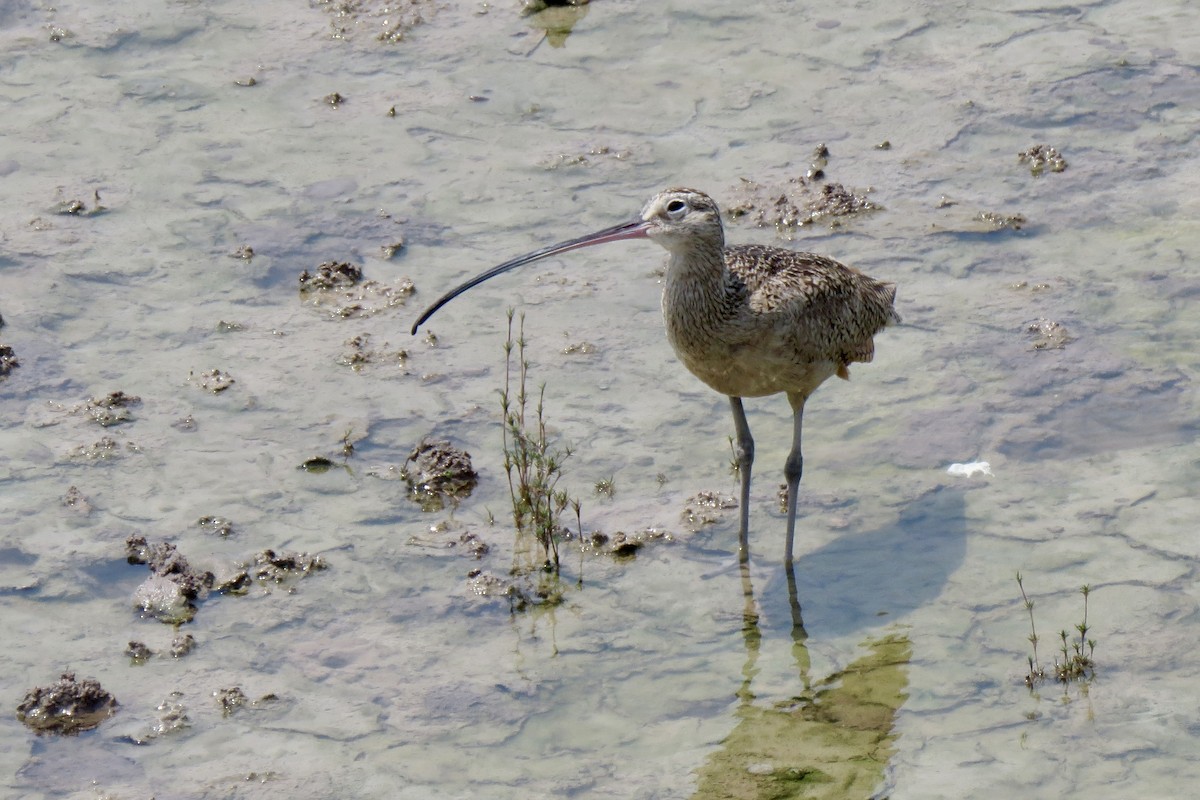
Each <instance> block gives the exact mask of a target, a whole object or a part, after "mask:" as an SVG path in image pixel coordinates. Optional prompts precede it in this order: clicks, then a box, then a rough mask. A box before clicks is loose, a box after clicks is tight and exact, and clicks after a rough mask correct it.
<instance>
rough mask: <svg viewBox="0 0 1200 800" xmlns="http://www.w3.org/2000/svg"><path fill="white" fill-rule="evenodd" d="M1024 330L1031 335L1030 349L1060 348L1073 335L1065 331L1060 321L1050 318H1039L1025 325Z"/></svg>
mask: <svg viewBox="0 0 1200 800" xmlns="http://www.w3.org/2000/svg"><path fill="white" fill-rule="evenodd" d="M1025 332H1026V333H1028V334H1030V335H1031V336H1032V340H1031V341H1030V344H1029V349H1030V350H1062V349H1063V348H1064V347H1066V346H1067V345H1068V344H1070V343H1071V342H1072V341H1073V340H1074V338H1075V337H1073V336H1071V335H1070V334H1069V333H1068V332H1067V328H1066V326H1065V325H1063V324H1062V323H1061V322H1055V321H1054V320H1050V319H1039V320H1035V321H1034V322H1031V323H1029V324H1028V325H1026V326H1025Z"/></svg>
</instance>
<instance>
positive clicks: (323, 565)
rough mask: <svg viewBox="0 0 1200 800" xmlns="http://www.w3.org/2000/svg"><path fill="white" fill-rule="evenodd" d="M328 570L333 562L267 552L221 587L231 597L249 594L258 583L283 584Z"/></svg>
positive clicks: (240, 569) (308, 556) (292, 554)
mask: <svg viewBox="0 0 1200 800" xmlns="http://www.w3.org/2000/svg"><path fill="white" fill-rule="evenodd" d="M328 568H329V562H327V561H326V560H325V559H324V558H323V557H321V556H314V555H310V554H308V553H296V552H290V551H286V550H285V551H282V552H279V553H276V552H275V551H274V550H263V551H262V552H260V553H256V554H255V555H254V558H252V559H251V560H250V561H247V562H243V563H242V564H240V565H239V566H238V570H237V571H236V572H235V573H234V574H233V576H232V577H230V578H228V579H226V580H224V581H221V583H220V584H219V585H218V588H219V589H220V590H221V591H222V592H227V593H229V594H245V593H246V592H247V591H249V589H250V586H252V585H253V584H255V583H259V584H268V583H271V584H282V583H286V582H288V581H291V580H292V579H295V578H303V577H306V576H308V575H311V574H312V573H314V572H320V571H321V570H324V569H328Z"/></svg>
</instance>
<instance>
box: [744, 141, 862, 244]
mask: <svg viewBox="0 0 1200 800" xmlns="http://www.w3.org/2000/svg"><path fill="white" fill-rule="evenodd" d="M828 160H829V150H828V149H827V148H826V147H825V145H819V146H818V147H817V149H816V150H814V151H813V157H812V163H811V164H810V165H809V167H808V169H807V170H806V171H805V174H804V175H797V176H795V177H793V178H788V179H786V180H785V181H783V182H782V183H777V182H776V183H767V184H764V183H758V182H757V181H753V180H750V179H749V178H742V179H741V183H740V185H739V186H738V187H737V188H736V189H735V190H734V197H735V199H734V201H733V202H732V203H729V204H728V205H726V207H725V213H726V216H727V217H728V218H729V219H731V220H742V219H744V220H747V221H749V222H750V223H751V224H753V225H755V226H756V227H759V228H765V227H773V228H775V231H776V233H777V234H778V235H779V236H780V237H782V238H784V239H789V240H790V239H791V238H793V236H794V235H795V233H796V230H797V229H798V228H801V227H804V226H806V225H814V224H816V223H822V224H826V225H828V226H829V227H831V228H836V227H838V226H840V225H841V224H843V222H844V221H845V219H846V218H848V217H853V216H858V215H860V214H864V213H866V212H869V211H877V210H879V209H880V208H882V206H879V205H877V204H876V203H873V202H871V201H870V200H868V199H867V192H869V191H870V190H867V191H865V192H855V191H852V190H850V189H847V188H846V187H845V186H843V185H842V184H840V183H832V182H826V181H825V180H824V177H825V166H826V165H827V163H828Z"/></svg>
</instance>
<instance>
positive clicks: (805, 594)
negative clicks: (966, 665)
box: [760, 486, 967, 636]
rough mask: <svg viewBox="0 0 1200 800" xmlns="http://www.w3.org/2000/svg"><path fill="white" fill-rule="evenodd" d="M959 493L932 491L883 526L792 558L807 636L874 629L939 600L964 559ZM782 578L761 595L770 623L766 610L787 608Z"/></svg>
mask: <svg viewBox="0 0 1200 800" xmlns="http://www.w3.org/2000/svg"><path fill="white" fill-rule="evenodd" d="M965 494H966V490H964V489H959V488H952V487H946V486H938V487H935V488H933V489H930V490H929V491H927V492H925V493H923V494H921V495H920V496H918V497H916V498H915V499H913V500H911V501H909V502H908V503H907V504H905V505H904V506H903V507H902V509H901V511H900V513H899V514H898V515H897V517H896V519H895V520H894V521H893V522H891V523H889V524H886V525H884V526H881V527H879V528H876V529H874V530H869V531H861V532H856V533H847V534H846V535H844V536H840V537H838V538H836V539H834V540H832V541H830V542H829V543H828V544H825V545H824V546H822V547H820V548H818V549H816V550H813V551H811V552H801V553H799V554H798V555H797V556H796V559H795V563H794V569H795V572H794V574H795V580H796V594H797V595H798V597H797V600H798V602H799V604H800V605H801V607H802V608H803V609H804V619H805V622H806V627H807V628H808V630H809V632H810V633H815V634H818V635H830V636H834V635H844V634H850V633H854V632H855V631H858V630H861V629H864V628H871V627H876V626H878V625H879V624H880V622H881V621H883V620H886V619H887V618H891V619H897V618H900V617H903V616H904V615H906V614H908V613H909V612H911V611H913V610H915V609H917V608H920V607H921V606H922V605H924V604H925V603H927V602H929V601H930V600H932V599H934V598H935V597H937V596H938V595H940V594H941V592H942V587H943V586H944V585H945V583H946V581H947V580H948V578H949V576H950V575H951V574H953V573H954V571H955V570H956V569H957V568H958V567H959V565H960V564H961V563H962V560H963V557H964V554H965V553H966V539H967V522H966V499H965ZM785 577H786V576H785V574H784V572H783V571H773V572H772V574H771V578H770V580H769V581H768V582H767V584H766V587H765V590H764V591H763V593H762V596H761V599H760V602H762V603H763V607H764V611H767V612H768V616H769V617H770V618H776V617H777V616H779V615H778V614H773V613H769V612H770V610H771V609H775V608H778V607H779V604H781V603H785V602H787V601H788V594H789V592H785V591H784V587H783V585H782V582H783V580H784V578H785ZM788 613H789V615H790V613H791V612H790V611H789V612H788Z"/></svg>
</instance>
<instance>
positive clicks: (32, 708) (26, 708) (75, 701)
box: [17, 672, 117, 734]
mask: <svg viewBox="0 0 1200 800" xmlns="http://www.w3.org/2000/svg"><path fill="white" fill-rule="evenodd" d="M116 711H117V700H116V698H115V697H113V696H112V695H111V694H109V693H108V692H106V691H105V690H104V689H103V688H102V687H101V686H100V683H99V682H98V681H96V680H94V679H92V678H84V679H83V680H82V681H76V680H75V673H73V672H64V673H63V675H62V677H61V678H60V679H59V681H58V683H55V684H52V685H50V686H39V687H37V688H36V689H34V690H33V691H31V692H29V694H27V695H25V699H24V700H22V701H21V704H20V705H18V706H17V719H19V720H20V721H21V722H24V723H25V724H26V725H28V726H29V727H30V728H32V729H33V730H34V731H36V732H38V733H64V734H72V733H79V732H80V731H87V730H91V729H92V728H95V727H96V726H98V725H99V724H100V723H101V722H103V721H104V720H105V719H107V718H108V717H110V716H112V715H113V714H115V713H116Z"/></svg>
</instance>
